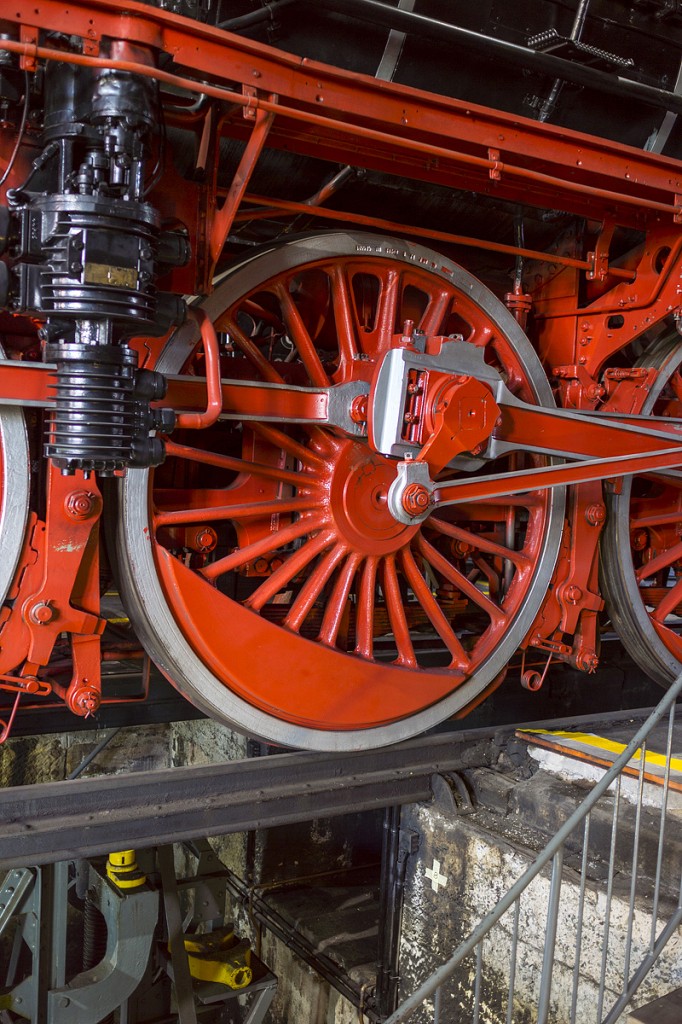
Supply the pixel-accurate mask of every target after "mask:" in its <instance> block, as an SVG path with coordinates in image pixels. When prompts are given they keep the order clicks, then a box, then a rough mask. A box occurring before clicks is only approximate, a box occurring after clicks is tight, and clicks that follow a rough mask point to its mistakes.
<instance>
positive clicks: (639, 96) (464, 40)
mask: <svg viewBox="0 0 682 1024" xmlns="http://www.w3.org/2000/svg"><path fill="white" fill-rule="evenodd" d="M300 2H303V3H309V2H310V0H274V2H273V3H270V4H268V5H267V6H266V7H264V8H262V9H261V10H258V11H253V12H252V13H251V14H248V15H243V16H242V17H241V18H233V19H231V20H230V21H224V22H222V23H221V25H220V27H221V28H224V29H227V30H228V31H232V32H238V31H241V30H243V29H244V28H245V27H247V28H250V27H252V26H254V25H257V24H259V23H260V22H262V21H267V20H268V19H269V18H271V17H272V15H273V14H274V13H276V12H278V11H279V10H281V9H282V8H283V7H288V6H290V5H291V4H295V3H300ZM325 11H326V12H331V13H344V14H348V15H350V17H352V18H358V19H360V20H361V21H368V22H370V23H371V24H372V25H381V26H382V27H383V28H386V29H396V30H397V31H399V32H404V33H405V34H406V35H412V36H420V37H422V38H424V39H431V40H433V41H434V42H438V43H443V42H449V43H453V44H456V45H458V46H463V47H466V48H467V49H469V50H473V51H475V52H477V53H481V54H482V55H483V56H485V57H492V58H495V59H499V60H504V61H506V62H507V63H509V64H513V65H515V66H517V67H521V68H524V69H527V70H529V71H537V72H540V73H541V74H544V75H551V76H552V77H553V78H560V79H562V80H563V81H565V82H575V83H576V84H577V85H583V86H585V87H586V88H589V89H594V90H596V91H597V92H605V93H609V94H611V95H613V96H619V97H620V98H622V99H632V100H637V101H639V102H641V103H646V104H649V105H650V106H652V107H658V108H660V109H662V110H672V111H674V112H675V113H677V114H682V96H677V95H676V94H675V93H673V92H669V91H668V90H666V89H657V88H656V87H655V86H652V85H645V84H644V83H642V82H635V81H633V79H631V78H623V77H622V76H621V75H616V74H608V73H606V72H604V71H598V70H597V69H595V68H591V67H587V66H586V65H583V64H575V63H573V62H572V61H569V60H565V59H564V58H563V57H555V56H554V55H552V54H549V53H540V52H539V51H538V50H531V49H529V48H528V47H527V46H519V45H518V44H517V43H510V42H508V41H507V40H504V39H495V38H494V37H493V36H486V35H482V34H481V33H478V32H473V31H472V30H471V29H467V28H461V27H460V26H459V25H451V24H450V23H448V22H445V21H439V20H438V19H436V18H429V17H427V16H426V15H424V14H416V13H415V12H414V11H406V10H401V9H400V8H398V7H391V6H390V5H389V4H386V3H382V2H381V0H331V2H329V3H327V4H325ZM247 20H248V24H245V22H246V21H247Z"/></svg>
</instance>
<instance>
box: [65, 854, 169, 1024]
mask: <svg viewBox="0 0 682 1024" xmlns="http://www.w3.org/2000/svg"><path fill="white" fill-rule="evenodd" d="M90 885H91V886H92V887H93V888H94V890H95V893H96V900H97V903H98V906H99V909H100V911H101V912H102V914H103V915H104V918H105V920H106V923H107V948H106V952H105V954H104V958H103V959H102V961H101V962H100V963H99V964H97V965H96V966H95V967H93V968H92V969H91V970H89V971H83V972H82V973H81V974H77V975H76V977H75V978H73V979H72V981H70V982H69V984H68V985H64V986H63V987H62V988H56V989H52V990H51V991H50V992H48V993H47V1009H48V1016H47V1021H48V1024H93V1022H94V1021H98V1020H102V1018H103V1017H105V1016H107V1014H109V1013H110V1012H111V1011H112V1010H114V1009H115V1008H116V1007H117V1006H120V1005H121V1003H123V1002H125V1000H126V999H128V997H129V996H131V995H132V994H133V992H134V991H135V989H136V988H137V986H138V985H139V983H140V981H141V980H142V976H143V975H144V972H145V970H146V967H147V961H148V960H149V954H150V951H151V947H152V939H153V937H154V931H155V929H156V921H157V917H158V906H159V894H158V893H157V892H154V891H153V890H152V889H148V888H145V889H137V890H135V891H134V892H126V893H122V892H119V890H118V889H116V887H115V886H114V885H112V884H111V883H110V882H108V881H107V880H106V879H105V878H103V877H102V876H101V875H99V874H97V872H96V871H95V870H94V869H93V868H92V867H91V869H90Z"/></svg>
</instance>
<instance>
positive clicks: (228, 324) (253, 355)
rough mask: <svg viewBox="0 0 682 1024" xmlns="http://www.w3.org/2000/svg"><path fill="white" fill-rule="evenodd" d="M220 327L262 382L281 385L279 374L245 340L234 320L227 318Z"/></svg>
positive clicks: (248, 340) (250, 342)
mask: <svg viewBox="0 0 682 1024" xmlns="http://www.w3.org/2000/svg"><path fill="white" fill-rule="evenodd" d="M220 327H221V328H222V330H224V331H226V332H227V333H228V334H229V335H230V337H231V338H232V340H233V341H234V343H235V344H236V345H237V347H238V348H239V349H240V350H241V352H243V353H244V355H245V356H246V358H247V359H248V360H249V362H250V363H251V364H252V365H253V366H254V368H255V369H256V370H257V372H258V373H259V374H260V376H261V377H262V378H263V380H264V381H267V382H268V383H269V384H282V383H283V378H282V376H281V374H279V373H278V372H277V370H276V369H275V368H274V367H273V366H272V364H271V363H269V362H268V360H267V359H266V358H265V356H264V355H263V353H262V352H261V350H260V349H259V348H258V346H257V345H254V343H253V341H251V339H250V338H247V337H246V335H245V334H244V332H243V331H242V330H240V328H239V327H238V326H237V323H236V320H234V319H232V318H231V317H227V318H226V319H225V321H224V323H222V324H221V325H220Z"/></svg>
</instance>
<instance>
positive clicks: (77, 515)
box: [64, 491, 95, 519]
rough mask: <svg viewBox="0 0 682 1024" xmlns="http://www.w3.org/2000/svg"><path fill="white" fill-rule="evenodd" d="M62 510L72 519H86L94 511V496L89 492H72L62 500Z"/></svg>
mask: <svg viewBox="0 0 682 1024" xmlns="http://www.w3.org/2000/svg"><path fill="white" fill-rule="evenodd" d="M64 508H65V509H66V511H67V513H68V514H69V515H70V516H72V517H73V518H74V519H88V518H89V517H90V516H91V515H92V513H93V512H94V510H95V495H94V494H91V493H90V492H89V491H72V492H71V494H68V495H67V496H66V498H65V499H64Z"/></svg>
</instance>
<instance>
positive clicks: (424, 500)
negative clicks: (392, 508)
mask: <svg viewBox="0 0 682 1024" xmlns="http://www.w3.org/2000/svg"><path fill="white" fill-rule="evenodd" d="M430 504H431V495H430V494H429V492H428V491H427V489H426V487H424V485H423V484H414V483H412V484H408V485H407V487H406V488H405V491H404V493H403V508H404V509H405V511H406V512H407V513H408V515H411V516H418V515H421V513H422V512H425V511H426V509H427V508H428V507H429V505H430Z"/></svg>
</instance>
